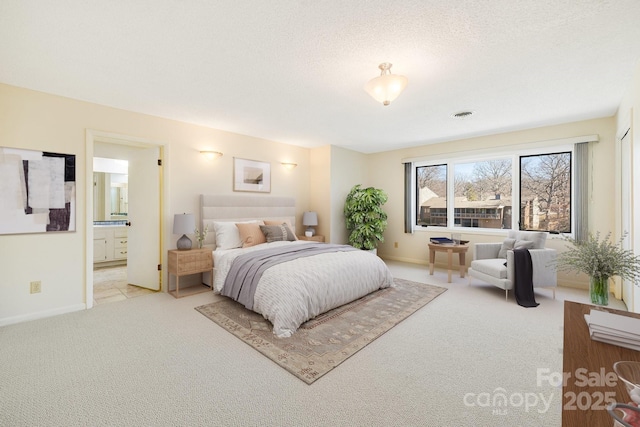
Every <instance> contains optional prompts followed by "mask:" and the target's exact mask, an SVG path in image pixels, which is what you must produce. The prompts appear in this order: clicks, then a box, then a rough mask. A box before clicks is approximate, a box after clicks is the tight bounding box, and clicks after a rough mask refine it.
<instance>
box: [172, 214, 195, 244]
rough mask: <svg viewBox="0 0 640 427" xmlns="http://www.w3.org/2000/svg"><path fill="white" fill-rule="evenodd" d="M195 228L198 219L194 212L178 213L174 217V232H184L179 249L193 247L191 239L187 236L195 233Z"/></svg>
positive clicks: (179, 241)
mask: <svg viewBox="0 0 640 427" xmlns="http://www.w3.org/2000/svg"><path fill="white" fill-rule="evenodd" d="M195 228H196V219H195V217H194V216H193V214H187V213H185V214H176V215H175V216H174V217H173V234H182V237H180V239H178V242H177V247H178V249H180V250H187V249H191V239H190V238H188V237H187V234H188V233H193V232H194V230H195Z"/></svg>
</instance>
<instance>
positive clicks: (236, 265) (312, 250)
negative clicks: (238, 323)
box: [221, 242, 359, 310]
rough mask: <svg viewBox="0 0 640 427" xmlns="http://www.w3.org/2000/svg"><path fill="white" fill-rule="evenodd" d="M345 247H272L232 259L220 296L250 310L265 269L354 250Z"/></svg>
mask: <svg viewBox="0 0 640 427" xmlns="http://www.w3.org/2000/svg"><path fill="white" fill-rule="evenodd" d="M357 250H359V249H356V248H354V247H353V246H349V245H333V244H325V243H315V242H311V243H304V244H295V245H286V246H276V247H275V248H267V249H261V250H258V251H252V252H249V253H246V254H242V255H239V256H238V257H237V258H236V259H234V260H233V263H232V264H231V268H230V269H229V273H228V274H227V277H226V278H225V280H224V286H223V287H222V292H221V294H222V295H224V296H227V297H229V298H231V299H233V300H235V301H238V302H239V303H241V304H243V305H244V306H245V307H246V308H248V309H249V310H253V296H254V294H255V293H256V287H257V286H258V282H259V281H260V278H261V277H262V274H263V273H264V272H265V270H266V269H268V268H269V267H272V266H274V265H277V264H280V263H283V262H287V261H292V260H294V259H298V258H302V257H308V256H312V255H317V254H324V253H330V252H346V251H357Z"/></svg>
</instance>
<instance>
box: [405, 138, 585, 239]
mask: <svg viewBox="0 0 640 427" xmlns="http://www.w3.org/2000/svg"><path fill="white" fill-rule="evenodd" d="M577 145H580V144H577ZM575 146H576V145H574V144H571V145H569V144H567V145H556V146H554V147H551V148H546V149H545V151H542V150H540V149H539V148H535V147H530V148H529V150H528V151H527V152H524V153H523V152H522V149H520V150H519V151H520V152H515V150H514V151H513V152H511V153H504V152H502V153H501V154H500V155H499V156H493V157H491V156H486V157H481V158H480V159H479V160H468V159H469V158H470V156H469V153H466V154H465V155H464V156H460V157H459V158H453V159H451V160H447V161H442V162H439V163H437V164H436V163H435V162H433V161H431V162H428V161H424V162H421V163H408V164H407V166H411V167H409V168H408V171H407V172H406V174H405V182H407V183H408V184H406V185H407V188H409V187H410V188H411V191H408V192H407V193H406V194H407V196H408V197H411V194H413V195H414V196H413V197H414V199H413V200H410V201H409V204H406V207H407V211H405V212H412V214H411V215H412V216H411V217H407V219H406V221H407V224H413V227H418V228H420V227H427V226H429V227H447V228H454V227H455V228H471V229H473V228H479V229H485V230H490V229H521V230H535V231H548V232H551V233H571V232H572V229H573V228H574V225H573V224H574V223H573V222H574V221H578V223H579V222H580V221H583V219H582V217H581V216H580V215H577V214H576V211H575V209H574V208H573V204H574V203H575V200H576V197H578V196H579V195H580V191H578V190H575V191H576V195H575V196H574V194H573V191H574V189H573V188H572V180H573V172H572V167H573V166H572V165H573V162H574V161H575V160H574V159H572V156H573V153H574V151H575V150H577V148H575ZM585 152H586V151H585ZM582 169H583V167H581V168H580V169H579V170H582ZM411 170H413V171H414V174H413V175H411V174H410V172H411ZM411 177H413V179H411ZM578 178H579V177H576V185H577V186H576V189H580V188H581V185H580V182H581V180H580V179H578ZM582 181H584V182H586V180H584V179H582ZM574 217H575V218H574ZM410 231H411V230H409V231H408V232H410Z"/></svg>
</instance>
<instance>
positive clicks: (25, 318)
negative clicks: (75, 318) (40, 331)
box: [0, 303, 87, 326]
mask: <svg viewBox="0 0 640 427" xmlns="http://www.w3.org/2000/svg"><path fill="white" fill-rule="evenodd" d="M86 308H87V306H86V305H85V304H84V303H83V304H75V305H69V306H66V307H60V308H54V309H51V310H45V311H38V312H37V313H29V314H23V315H21V316H13V317H5V318H4V319H0V326H7V325H13V324H16V323H22V322H29V321H31V320H38V319H44V318H46V317H52V316H57V315H59V314H65V313H72V312H74V311H81V310H85V309H86Z"/></svg>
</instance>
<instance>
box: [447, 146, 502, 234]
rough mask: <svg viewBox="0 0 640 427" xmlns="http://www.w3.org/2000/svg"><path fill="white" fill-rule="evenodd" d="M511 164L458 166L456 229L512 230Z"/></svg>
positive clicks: (455, 170)
mask: <svg viewBox="0 0 640 427" xmlns="http://www.w3.org/2000/svg"><path fill="white" fill-rule="evenodd" d="M511 163H512V162H511V160H510V159H497V160H488V161H483V162H473V163H457V164H455V165H454V167H453V172H454V184H453V185H454V192H455V200H454V207H455V209H454V224H455V226H456V227H474V228H475V227H480V228H511V194H512V191H511V182H512V181H511V170H512V164H511Z"/></svg>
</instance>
